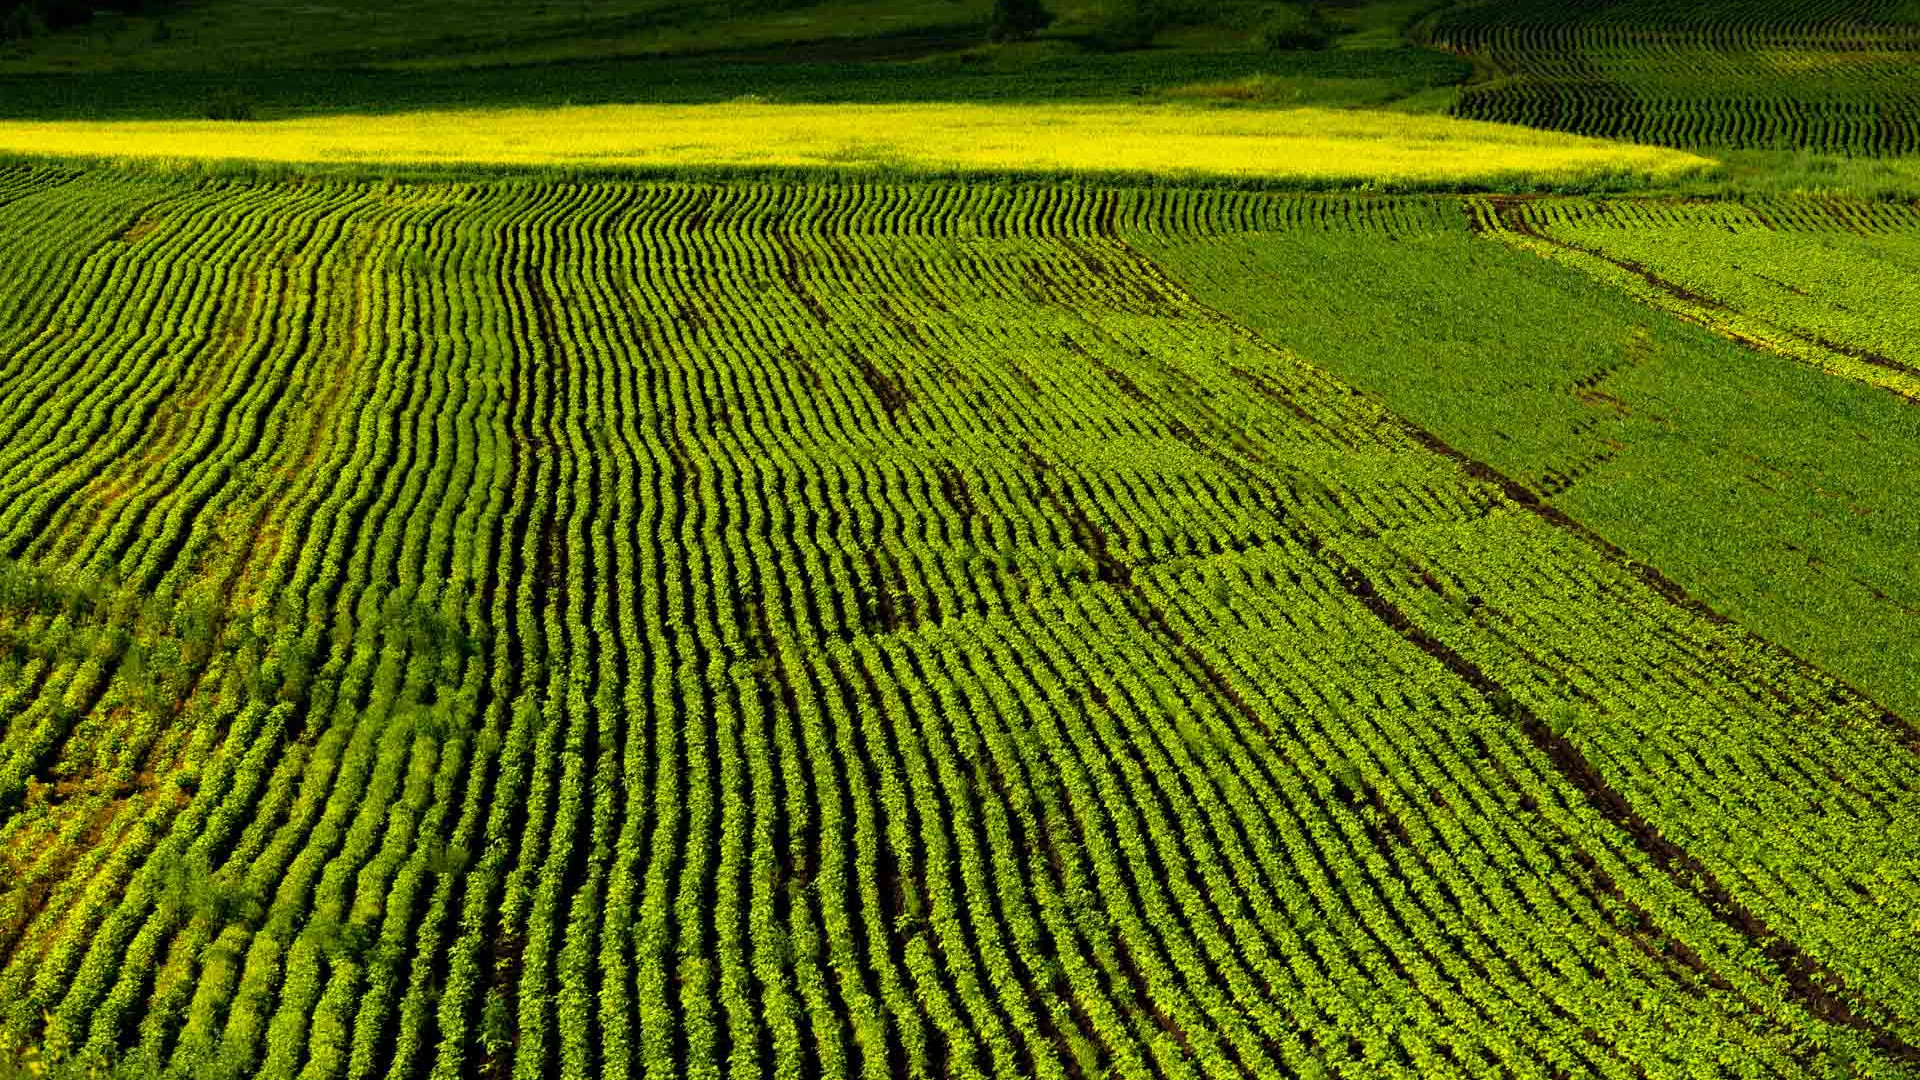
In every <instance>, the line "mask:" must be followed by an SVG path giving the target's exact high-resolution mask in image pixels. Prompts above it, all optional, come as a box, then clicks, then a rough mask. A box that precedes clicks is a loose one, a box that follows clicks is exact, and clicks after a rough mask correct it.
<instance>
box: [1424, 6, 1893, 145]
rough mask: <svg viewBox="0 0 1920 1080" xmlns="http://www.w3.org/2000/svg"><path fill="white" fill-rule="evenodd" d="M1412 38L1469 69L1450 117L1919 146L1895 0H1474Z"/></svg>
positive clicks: (1695, 141)
mask: <svg viewBox="0 0 1920 1080" xmlns="http://www.w3.org/2000/svg"><path fill="white" fill-rule="evenodd" d="M1414 36H1415V37H1416V38H1418V39H1419V40H1421V41H1423V42H1426V43H1429V44H1433V45H1436V46H1439V47H1442V48H1447V49H1452V50H1454V51H1457V52H1459V53H1462V54H1463V55H1466V56H1468V57H1471V58H1472V59H1473V60H1474V61H1475V62H1476V64H1477V65H1479V66H1480V67H1481V68H1482V72H1483V75H1482V77H1481V78H1480V79H1479V80H1477V82H1476V84H1475V85H1472V86H1469V87H1468V88H1467V89H1466V90H1465V91H1463V92H1462V94H1461V95H1460V97H1459V99H1458V103H1457V104H1456V106H1455V113H1456V115H1460V116H1470V117H1474V118H1476V119H1481V120H1497V121H1502V122H1505V123H1518V124H1530V125H1534V126H1539V127H1547V128H1553V129H1556V130H1560V131H1577V132H1582V133H1584V134H1589V135H1600V136H1605V137H1608V138H1619V139H1631V140H1634V141H1637V142H1652V143H1660V144H1664V145H1668V146H1681V147H1687V148H1692V149H1719V148H1733V147H1739V148H1755V149H1773V150H1815V151H1821V152H1825V153H1832V154H1841V155H1849V156H1851V155H1861V154H1867V155H1872V154H1882V155H1885V154H1908V155H1911V154H1915V153H1920V81H1916V80H1915V79H1914V77H1913V72H1914V67H1915V65H1916V63H1920V18H1916V17H1915V11H1914V8H1913V6H1912V5H1911V4H1908V3H1906V2H1905V0H1814V2H1811V3H1809V2H1806V0H1708V2H1704V3H1698V2H1697V3H1672V2H1670V0H1624V2H1611V3H1567V2H1565V0H1478V2H1467V3H1460V4H1454V5H1449V6H1448V7H1446V8H1445V9H1444V10H1442V11H1439V12H1437V13H1435V14H1433V15H1432V16H1430V17H1428V18H1427V19H1426V20H1424V21H1423V22H1422V23H1421V25H1420V27H1419V29H1418V30H1417V31H1416V32H1415V34H1414Z"/></svg>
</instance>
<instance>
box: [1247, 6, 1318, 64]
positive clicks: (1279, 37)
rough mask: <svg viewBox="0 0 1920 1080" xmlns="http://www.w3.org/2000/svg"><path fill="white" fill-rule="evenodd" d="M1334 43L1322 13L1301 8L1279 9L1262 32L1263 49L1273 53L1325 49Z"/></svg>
mask: <svg viewBox="0 0 1920 1080" xmlns="http://www.w3.org/2000/svg"><path fill="white" fill-rule="evenodd" d="M1332 42H1333V34H1332V33H1331V32H1330V31H1329V30H1328V29H1327V23H1326V20H1325V19H1324V18H1322V17H1321V15H1320V12H1319V10H1318V9H1317V8H1314V7H1311V6H1305V5H1301V4H1282V5H1280V6H1279V7H1278V8H1276V9H1275V10H1274V12H1273V14H1272V15H1271V16H1269V17H1268V19H1267V21H1266V23H1265V25H1263V26H1261V28H1260V46H1261V48H1264V49H1267V50H1268V51H1270V52H1285V51H1289V50H1296V49H1324V48H1326V47H1327V46H1328V45H1330V44H1332Z"/></svg>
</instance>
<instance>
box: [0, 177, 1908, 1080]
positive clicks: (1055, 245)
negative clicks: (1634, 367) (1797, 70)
mask: <svg viewBox="0 0 1920 1080" xmlns="http://www.w3.org/2000/svg"><path fill="white" fill-rule="evenodd" d="M0 192H4V193H5V194H0V199H6V200H11V201H8V202H7V203H6V205H5V207H3V208H0V230H11V232H9V234H8V236H9V242H10V243H12V242H13V238H14V237H20V238H22V239H21V240H20V241H19V244H20V247H19V248H18V250H21V251H25V252H29V253H30V258H29V259H27V260H26V261H25V262H24V263H23V264H22V268H21V272H20V273H19V274H18V276H16V277H12V278H9V279H8V280H6V281H5V282H0V287H4V288H5V290H6V295H7V297H8V298H9V304H8V305H7V306H8V307H9V308H12V309H14V310H17V311H19V312H20V314H19V315H18V316H16V317H15V318H14V319H13V321H11V322H9V323H7V324H5V325H4V326H3V327H0V335H4V336H3V337H0V388H3V389H0V431H5V432H7V434H6V436H5V437H4V439H0V458H3V459H4V461H5V464H6V468H5V470H4V471H3V472H0V475H4V476H5V477H6V481H5V485H6V487H5V493H4V494H5V498H4V499H0V556H4V557H5V560H6V561H5V563H4V564H0V609H3V610H4V616H3V617H0V658H3V659H4V667H3V668H0V716H3V717H4V725H5V726H4V729H0V730H3V732H4V737H3V738H0V853H4V857H5V859H6V860H7V862H6V869H7V873H5V874H0V881H5V882H7V884H6V885H5V886H4V891H3V892H0V958H4V964H3V965H0V1003H4V1005H0V1036H4V1042H5V1043H8V1044H11V1045H13V1046H15V1047H25V1046H29V1045H30V1046H33V1047H35V1048H36V1051H35V1052H36V1053H41V1054H44V1055H46V1056H47V1057H49V1058H51V1059H55V1060H59V1061H74V1060H80V1061H86V1060H89V1059H118V1060H124V1061H127V1062H130V1063H133V1064H135V1065H142V1066H146V1067H148V1068H151V1069H153V1070H159V1071H171V1072H173V1073H177V1074H181V1075H192V1076H274V1077H300V1078H313V1080H318V1078H321V1077H335V1076H347V1077H371V1076H394V1077H419V1076H432V1077H436V1078H453V1077H459V1076H469V1075H477V1076H492V1077H505V1076H513V1077H534V1076H547V1075H559V1076H565V1077H588V1076H609V1077H630V1076H645V1077H665V1076H682V1075H685V1076H710V1077H711V1076H728V1077H738V1078H747V1077H761V1076H781V1077H816V1076H821V1077H828V1076H830V1077H841V1076H862V1077H870V1078H881V1077H901V1076H905V1077H988V1076H991V1077H1015V1076H1038V1077H1056V1078H1076V1080H1092V1078H1094V1077H1100V1076H1122V1077H1129V1078H1141V1080H1145V1078H1149V1077H1194V1078H1199V1077H1207V1078H1213V1077H1262V1078H1264V1077H1272V1076H1295V1077H1314V1076H1327V1075H1337V1076H1407V1077H1416V1076H1417V1077H1433V1076H1460V1077H1478V1076H1485V1075H1494V1074H1498V1075H1514V1076H1529V1077H1550V1076H1567V1075H1596V1076H1618V1077H1629V1076H1639V1075H1647V1076H1667V1075H1682V1074H1684V1075H1694V1076H1699V1075H1729V1076H1731V1075H1739V1076H1809V1075H1829V1074H1834V1073H1846V1074H1849V1075H1864V1076H1906V1075H1914V1074H1916V1073H1917V1072H1920V1049H1916V1041H1920V991H1916V987H1920V939H1917V935H1920V877H1917V875H1920V860H1916V857H1915V856H1916V853H1920V837H1916V835H1915V832H1914V825H1913V822H1914V821H1915V820H1916V818H1915V814H1914V810H1915V808H1916V804H1917V803H1920V758H1916V756H1915V755H1916V752H1917V751H1920V738H1917V737H1916V736H1915V735H1914V733H1913V730H1912V729H1911V727H1909V726H1908V725H1907V724H1906V723H1905V722H1904V721H1902V720H1901V719H1899V718H1897V717H1895V716H1893V715H1891V714H1889V713H1887V712H1886V711H1885V710H1884V709H1882V708H1881V707H1879V706H1878V705H1876V704H1875V703H1873V702H1872V701H1869V700H1867V699H1865V698H1863V697H1861V696H1860V695H1858V694H1856V693H1853V692H1851V691H1849V690H1848V689H1847V688H1846V687H1845V686H1843V685H1841V684H1839V683H1837V682H1836V681H1834V680H1832V679H1830V678H1828V677H1826V676H1824V675H1821V674H1819V673H1817V672H1815V671H1813V670H1812V669H1810V668H1808V667H1807V666H1806V665H1804V664H1802V663H1800V662H1799V661H1797V660H1795V659H1794V658H1793V657H1792V656H1790V655H1788V654H1786V653H1784V652H1781V651H1780V650H1778V649H1775V648H1773V647H1772V646H1769V645H1768V644H1766V643H1765V642H1763V641H1761V640H1759V639H1757V638H1755V637H1753V636H1752V635H1750V634H1748V633H1746V632H1744V631H1742V630H1740V629H1738V628H1737V627H1735V626H1733V625H1730V624H1728V623H1726V622H1725V621H1724V620H1722V619H1719V618H1718V617H1716V616H1714V615H1713V614H1712V613H1710V612H1707V611H1705V610H1703V609H1701V608H1699V607H1698V606H1697V605H1693V604H1691V603H1690V602H1688V601H1687V600H1686V599H1685V598H1684V597H1682V596H1679V595H1677V594H1676V590H1675V589H1674V588H1673V587H1672V586H1671V584H1670V583H1669V582H1667V581H1666V580H1665V579H1664V578H1661V577H1660V576H1659V575H1658V574H1657V573H1655V572H1654V571H1651V570H1649V569H1647V568H1645V567H1641V566H1638V565H1636V564H1633V563H1631V562H1630V561H1628V560H1627V559H1625V558H1624V557H1622V556H1620V555H1618V554H1617V553H1612V552H1610V551H1609V550H1608V549H1607V548H1606V547H1605V546H1604V545H1603V544H1600V543H1599V542H1597V541H1595V540H1594V539H1593V538H1591V537H1588V536H1586V535H1585V534H1584V533H1582V532H1581V531H1580V530H1579V529H1578V528H1577V527H1575V526H1573V525H1572V524H1571V523H1569V522H1567V521H1565V520H1564V519H1563V518H1560V517H1558V516H1557V515H1556V514H1554V513H1553V512H1552V511H1550V510H1548V509H1546V508H1544V507H1541V506H1540V505H1539V504H1538V503H1537V501H1536V500H1535V499H1534V498H1533V497H1532V496H1531V495H1529V494H1528V493H1527V492H1526V491H1525V490H1524V489H1521V488H1519V487H1518V485H1514V484H1511V483H1508V482H1504V481H1503V480H1502V479H1501V478H1500V477H1499V476H1498V475H1497V474H1493V473H1491V472H1490V470H1488V469H1486V468H1485V467H1484V466H1481V465H1478V464H1476V463H1473V462H1470V461H1467V460H1465V459H1463V458H1462V457H1461V456H1460V455H1458V454H1457V453H1455V452H1453V451H1451V450H1450V449H1449V448H1448V447H1446V446H1445V445H1444V444H1443V443H1441V442H1439V440H1437V439H1436V438H1434V437H1433V436H1431V435H1428V434H1427V433H1425V432H1422V431H1419V430H1417V429H1414V428H1412V427H1410V426H1409V425H1408V424H1406V423H1405V422H1403V421H1401V420H1399V419H1397V418H1396V417H1394V416H1393V415H1391V414H1389V413H1388V412H1386V411H1385V410H1384V409H1383V408H1382V407H1381V406H1380V405H1379V404H1378V403H1377V402H1375V401H1374V400H1373V399H1370V398H1367V397H1363V396H1360V395H1359V394H1358V393H1357V392H1355V391H1353V390H1351V389H1350V388H1349V387H1347V386H1346V385H1344V384H1342V383H1341V382H1339V381H1338V380H1336V379H1334V378H1332V377H1330V376H1329V375H1327V374H1326V373H1325V372H1323V371H1320V370H1318V369H1315V368H1313V367H1310V366H1308V365H1307V364H1305V363H1303V362H1302V361H1300V360H1299V359H1298V358H1296V357H1294V356H1292V355H1290V354H1288V353H1285V352H1282V351H1280V350H1278V349H1275V348H1273V347H1271V346H1269V345H1266V344H1265V343H1263V342H1262V341H1260V340H1259V339H1257V338H1255V337H1254V336H1253V335H1251V334H1250V333H1248V332H1247V331H1245V330H1244V329H1242V328H1240V327H1238V326H1236V325H1234V324H1233V323H1231V322H1229V321H1228V320H1226V319H1225V318H1224V317H1222V316H1221V315H1219V314H1217V313H1216V312H1214V311H1212V310H1210V309H1208V308H1206V307H1205V306H1203V305H1201V304H1200V303H1198V302H1197V301H1195V300H1194V299H1193V298H1192V297H1191V296H1190V295H1189V294H1188V293H1187V292H1186V291H1185V290H1184V289H1183V288H1182V286H1181V285H1180V284H1179V283H1177V282H1175V281H1174V280H1172V279H1170V278H1169V277H1168V276H1167V275H1166V274H1165V273H1164V272H1163V271H1162V270H1161V269H1160V268H1159V267H1157V266H1156V265H1155V264H1154V263H1153V262H1151V261H1149V260H1148V259H1147V258H1145V257H1144V256H1142V255H1141V254H1140V253H1139V251H1138V250H1136V248H1135V247H1134V246H1132V245H1131V244H1130V243H1129V242H1128V241H1127V239H1126V237H1128V236H1135V237H1144V236H1153V235H1159V236H1170V235H1179V236H1199V237H1204V236H1207V235H1214V234H1220V233H1226V232H1230V231H1232V230H1234V229H1240V228H1247V227H1250V226H1252V225H1254V224H1257V223H1268V224H1272V223H1276V222H1292V223H1299V224H1300V226H1301V227H1312V226H1311V225H1310V223H1313V222H1319V221H1344V220H1346V219H1347V218H1349V217H1363V218H1365V219H1366V220H1367V221H1370V222H1379V223H1383V224H1384V226H1385V227H1386V228H1387V229H1390V230H1391V229H1403V230H1406V231H1408V232H1413V231H1418V230H1419V229H1421V228H1424V227H1430V226H1431V224H1432V223H1433V222H1436V221H1439V220H1441V219H1443V218H1445V217H1446V216H1448V215H1452V216H1453V219H1454V220H1456V221H1457V220H1459V214H1460V212H1461V211H1460V208H1459V206H1457V205H1456V204H1450V203H1445V202H1438V201H1419V200H1381V201H1365V202H1355V201H1351V200H1339V199H1280V198H1268V197H1257V196H1248V195H1198V194H1179V193H1172V192H1159V193H1154V194H1142V195H1134V194H1127V193H1122V192H1113V191H1106V192H1068V191H1060V190H1052V189H1044V188H1033V189H1018V190H1008V189H984V188H968V187H962V186H925V187H862V186H857V185H846V186H813V187H798V186H795V187H779V186H690V185H658V186H635V185H623V184H596V185H558V184H555V185H519V184H494V185H429V186H409V185H377V184H375V185H357V184H346V183H310V184H282V185H275V184H266V183H257V184H224V183H213V182H203V183H199V184H188V183H184V182H179V181H169V180H163V179H138V178H130V177H122V178H117V179H111V178H95V177H91V176H89V177H76V176H71V175H65V174H52V173H40V172H32V173H13V174H3V175H0ZM1423 223H1425V224H1423ZM28 238H38V239H39V242H34V241H33V240H32V239H28Z"/></svg>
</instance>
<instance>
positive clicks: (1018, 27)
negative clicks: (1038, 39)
mask: <svg viewBox="0 0 1920 1080" xmlns="http://www.w3.org/2000/svg"><path fill="white" fill-rule="evenodd" d="M1052 23H1053V13H1052V12H1050V11H1048V10H1047V9H1046V8H1044V7H1042V6H1041V5H1040V0H993V27H992V30H991V31H990V32H989V36H991V37H992V38H993V40H995V41H1018V40H1020V39H1021V38H1028V37H1032V36H1033V35H1034V34H1035V33H1037V32H1039V31H1041V30H1044V29H1046V28H1047V27H1048V26H1049V25H1051V24H1052Z"/></svg>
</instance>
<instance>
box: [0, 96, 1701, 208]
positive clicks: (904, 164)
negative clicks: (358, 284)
mask: <svg viewBox="0 0 1920 1080" xmlns="http://www.w3.org/2000/svg"><path fill="white" fill-rule="evenodd" d="M0 153H5V154H12V155H30V156H53V157H60V158H67V159H73V158H95V159H102V158H104V159H109V160H130V161H154V160H159V161H163V162H164V161H173V162H181V163H187V162H197V163H205V162H210V161H212V162H218V161H233V162H252V163H267V164H278V165H282V166H285V165H290V164H291V165H307V166H312V165H335V166H348V167H355V168H361V169H362V170H363V171H364V168H365V167H367V166H385V167H393V168H402V169H404V168H419V167H429V168H430V167H434V166H440V167H454V168H457V167H461V166H467V167H474V166H484V167H488V168H491V169H494V170H496V171H497V170H498V169H500V168H502V167H505V168H515V169H522V170H525V169H536V170H546V171H549V172H553V171H558V170H564V169H569V168H571V169H576V170H582V169H584V170H595V171H599V172H603V173H604V172H606V171H609V170H621V169H627V170H652V171H656V172H658V171H672V170H703V171H707V172H711V171H713V170H714V169H717V168H729V169H761V170H792V169H807V170H835V171H845V170H849V169H852V170H865V171H874V170H884V171H887V172H892V173H906V174H939V175H968V174H973V175H978V174H989V175H1009V174H1018V175H1021V176H1026V177H1032V176H1036V175H1059V176H1066V177H1101V176H1107V177H1111V176H1113V175H1115V174H1120V175H1126V176H1136V177H1141V178H1148V177H1151V178H1154V179H1155V180H1156V182H1166V181H1176V182H1177V181H1179V180H1183V179H1199V180H1206V181H1218V180H1220V179H1223V178H1224V179H1236V180H1247V181H1281V182H1287V183H1290V184H1293V185H1296V186H1298V185H1303V184H1311V185H1315V186H1326V185H1333V186H1338V185H1342V184H1349V183H1352V184H1359V183H1369V184H1387V185H1406V186H1436V187H1450V188H1451V187H1459V186H1463V185H1480V186H1486V185H1505V186H1514V185H1529V186H1543V185H1544V186H1554V185H1573V184H1579V185H1587V186H1593V185H1605V184H1607V183H1609V182H1613V183H1622V182H1628V183H1636V184H1648V183H1668V182H1675V181H1680V180H1685V179H1687V178H1690V177H1693V176H1696V175H1700V174H1702V173H1704V172H1705V171H1706V170H1707V169H1708V168H1709V167H1711V165H1712V164H1713V163H1712V162H1711V161H1709V160H1708V159H1706V158H1702V157H1698V156H1695V155H1693V154H1689V153H1684V152H1681V151H1678V150H1671V149H1666V148H1662V147H1651V146H1634V145H1630V144H1626V143H1616V142H1606V141H1603V140H1599V139H1591V138H1586V137H1582V136H1574V135H1567V134H1562V133H1558V132H1548V131H1534V130H1529V129H1527V128H1522V127H1515V126H1511V125H1507V124H1488V123H1480V122H1475V121H1469V120H1459V119H1453V118H1449V117H1443V116H1423V115H1403V114H1398V113H1391V112H1380V111H1367V110H1343V109H1323V108H1296V109H1258V110H1251V109H1250V110H1240V109H1214V108H1204V107H1193V106H1182V105H1138V104H1126V105H1088V104H1061V105H1035V104H941V103H908V104H880V105H795V104H770V103H753V102H747V103H731V104H721V105H592V106H586V105H582V106H572V107H559V108H542V109H483V110H465V111H458V110H456V111H432V110H427V111H419V112H410V113H395V114H389V115H381V116H365V115H357V114H351V113H347V114H339V115H330V116H319V117H310V118H300V119H288V120H273V121H265V122H259V123H246V124H235V123H231V122H223V121H208V120H147V121H35V120H20V121H0Z"/></svg>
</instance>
